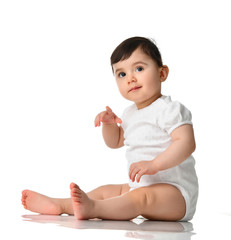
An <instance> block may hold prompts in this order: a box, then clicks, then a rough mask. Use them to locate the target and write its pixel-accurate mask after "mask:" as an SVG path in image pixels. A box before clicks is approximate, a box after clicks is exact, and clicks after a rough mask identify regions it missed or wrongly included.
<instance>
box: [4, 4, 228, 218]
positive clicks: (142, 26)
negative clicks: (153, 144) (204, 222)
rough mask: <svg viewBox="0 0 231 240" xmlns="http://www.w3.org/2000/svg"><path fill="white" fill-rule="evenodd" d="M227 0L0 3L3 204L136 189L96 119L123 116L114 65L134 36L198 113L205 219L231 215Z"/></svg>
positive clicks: (10, 210)
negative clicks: (31, 196) (109, 112)
mask: <svg viewBox="0 0 231 240" xmlns="http://www.w3.org/2000/svg"><path fill="white" fill-rule="evenodd" d="M230 22H231V17H230V8H229V1H224V0H219V1H213V0H211V1H203V0H201V1H185V0H176V1H170V0H169V1H166V0H163V1H160V0H159V1H155V0H152V1H151V0H143V1H137V0H126V1H125V0H116V1H106V0H105V1H102V0H98V1H93V0H92V1H57V0H56V1H51V0H46V1H43V0H40V1H31V0H30V1H29V0H28V1H10V0H8V1H1V2H0V164H1V168H0V169H1V175H0V178H1V179H0V184H1V195H3V196H4V198H2V197H1V206H3V208H4V209H3V211H5V212H3V213H5V216H6V214H8V215H11V216H14V217H13V218H14V219H18V218H20V216H21V215H22V214H24V213H26V212H27V211H26V210H24V209H23V208H22V206H21V202H20V198H21V191H22V190H23V189H32V190H35V191H39V192H41V193H44V194H46V195H49V196H53V197H68V196H69V184H70V182H72V181H74V182H76V183H78V184H79V185H80V187H81V188H82V189H83V190H85V191H89V190H91V189H93V188H95V187H97V186H99V185H103V184H107V183H124V182H127V169H126V167H127V165H126V159H125V156H124V153H125V149H124V148H122V149H119V150H112V149H108V148H107V147H106V146H105V145H104V142H103V139H102V136H101V129H100V128H95V127H94V118H95V116H96V115H97V114H98V113H99V112H100V111H103V110H104V108H105V106H107V105H109V106H110V107H111V108H112V109H113V110H114V112H115V113H117V115H119V116H120V114H121V113H122V111H123V109H124V108H125V107H126V106H128V105H129V104H130V102H127V101H126V100H124V99H123V98H122V96H120V94H119V91H118V89H117V86H116V83H115V80H114V78H113V75H112V71H111V67H110V55H111V53H112V51H113V50H114V48H115V47H116V46H117V45H118V44H119V43H120V42H121V41H123V40H124V39H126V38H128V37H132V36H145V37H151V38H154V39H155V40H156V43H157V46H158V47H159V49H160V51H161V53H162V57H163V62H164V64H167V65H168V66H169V68H170V74H169V77H168V79H167V81H166V82H165V83H164V84H163V91H162V93H163V94H164V95H171V96H172V99H173V100H178V101H180V102H182V103H183V104H184V105H185V106H186V107H188V108H189V109H190V110H191V112H192V115H193V123H194V129H195V136H196V140H197V150H196V152H195V154H194V157H195V159H196V161H197V165H196V169H197V172H198V177H199V183H200V198H199V204H198V212H200V211H215V212H221V213H226V214H231V206H230V202H231V196H230V183H231V174H230V160H231V159H230V144H231V142H230V134H231V127H230V122H231V114H230V100H231V99H230V90H231V87H230V80H231V74H230V54H231V47H230V42H231V35H230Z"/></svg>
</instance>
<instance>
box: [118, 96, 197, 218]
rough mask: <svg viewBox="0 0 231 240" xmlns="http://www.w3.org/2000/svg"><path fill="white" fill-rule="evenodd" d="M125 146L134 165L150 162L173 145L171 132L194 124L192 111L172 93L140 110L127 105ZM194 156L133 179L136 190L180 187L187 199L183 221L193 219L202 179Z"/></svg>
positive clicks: (130, 184) (123, 120) (123, 126)
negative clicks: (158, 186) (152, 187)
mask: <svg viewBox="0 0 231 240" xmlns="http://www.w3.org/2000/svg"><path fill="white" fill-rule="evenodd" d="M121 118H122V124H121V126H122V128H123V130H124V138H125V140H124V145H125V146H127V147H128V148H127V151H126V158H127V160H128V170H129V168H130V165H131V164H132V163H134V162H139V161H145V160H147V161H150V160H153V159H154V158H155V157H157V156H158V155H159V154H160V153H162V152H163V151H164V150H165V149H166V148H167V147H168V146H169V145H170V144H171V137H170V134H171V132H172V131H173V130H174V129H175V128H177V127H179V126H181V125H184V124H192V122H191V113H190V111H189V110H188V109H187V108H186V107H185V106H183V105H182V104H181V103H179V102H177V101H172V100H171V97H169V96H161V97H160V98H158V99H157V100H156V101H155V102H153V103H152V104H151V105H149V106H147V107H145V108H143V109H140V110H138V109H137V107H136V104H133V105H131V106H129V107H128V108H126V109H125V110H124V112H123V114H122V117H121ZM194 166H195V160H194V158H193V156H190V157H188V158H187V159H186V160H185V161H184V162H182V163H181V164H180V165H178V166H176V167H173V168H169V169H167V170H164V171H160V172H158V173H157V174H154V175H143V176H142V177H141V179H140V182H139V183H137V182H136V181H135V182H132V181H131V180H130V182H129V186H130V187H131V188H132V189H134V188H138V187H144V186H149V185H152V184H157V183H168V184H171V185H174V186H176V187H177V188H178V189H179V190H180V191H181V193H182V195H183V197H184V199H185V202H186V214H185V216H184V218H183V219H181V221H188V220H190V219H192V217H193V215H194V213H195V210H196V203H197V197H198V180H197V175H196V171H195V168H194Z"/></svg>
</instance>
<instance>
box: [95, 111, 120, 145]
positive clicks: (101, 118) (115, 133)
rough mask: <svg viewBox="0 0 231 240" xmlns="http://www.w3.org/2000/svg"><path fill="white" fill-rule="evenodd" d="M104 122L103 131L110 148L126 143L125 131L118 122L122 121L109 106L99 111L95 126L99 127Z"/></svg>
mask: <svg viewBox="0 0 231 240" xmlns="http://www.w3.org/2000/svg"><path fill="white" fill-rule="evenodd" d="M101 122H102V123H103V127H102V133H103V138H104V141H105V143H106V145H107V146H108V147H110V148H119V147H122V146H123V145H124V144H123V142H124V132H123V129H122V127H121V126H118V125H117V123H120V124H121V123H122V121H121V119H120V118H118V117H117V116H116V115H115V114H114V113H113V112H112V110H111V109H110V108H109V107H106V111H104V112H101V113H99V114H98V115H97V116H96V118H95V127H99V126H100V125H101V124H100V123H101Z"/></svg>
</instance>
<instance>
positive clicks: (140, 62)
mask: <svg viewBox="0 0 231 240" xmlns="http://www.w3.org/2000/svg"><path fill="white" fill-rule="evenodd" d="M137 64H143V65H146V66H147V65H148V64H147V63H145V62H142V61H139V62H135V63H133V64H132V65H133V66H134V65H137Z"/></svg>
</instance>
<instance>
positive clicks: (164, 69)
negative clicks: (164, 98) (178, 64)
mask: <svg viewBox="0 0 231 240" xmlns="http://www.w3.org/2000/svg"><path fill="white" fill-rule="evenodd" d="M168 73H169V68H168V66H167V65H163V66H162V67H161V68H160V81H161V82H164V81H165V80H166V79H167V77H168Z"/></svg>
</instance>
